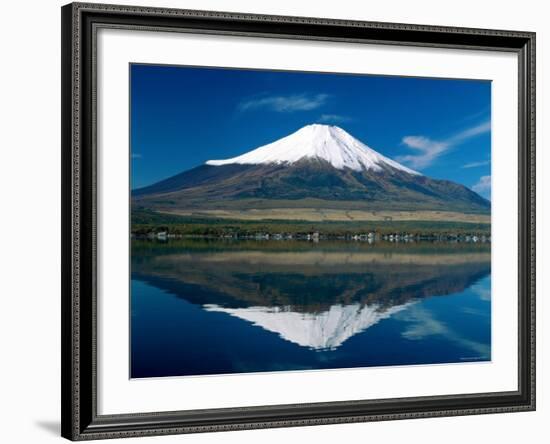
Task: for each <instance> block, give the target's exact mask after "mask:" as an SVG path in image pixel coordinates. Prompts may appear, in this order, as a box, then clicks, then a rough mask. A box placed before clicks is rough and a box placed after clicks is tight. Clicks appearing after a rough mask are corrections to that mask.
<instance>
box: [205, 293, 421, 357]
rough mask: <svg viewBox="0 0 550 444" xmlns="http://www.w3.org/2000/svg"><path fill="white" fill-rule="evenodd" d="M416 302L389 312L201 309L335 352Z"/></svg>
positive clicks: (367, 308) (366, 309) (343, 308)
mask: <svg viewBox="0 0 550 444" xmlns="http://www.w3.org/2000/svg"><path fill="white" fill-rule="evenodd" d="M414 303H415V302H406V303H404V304H402V305H395V306H393V307H390V308H381V307H379V306H378V305H376V304H374V305H371V306H369V305H364V306H361V305H359V304H352V305H346V306H343V305H333V306H332V307H330V309H329V310H328V311H325V312H322V313H297V312H294V311H292V309H291V307H248V308H225V307H220V306H219V305H215V304H208V305H204V306H203V308H204V309H205V310H206V311H215V312H221V313H227V314H229V315H231V316H235V317H237V318H240V319H243V320H245V321H248V322H251V323H252V324H253V325H255V326H257V327H261V328H263V329H265V330H267V331H271V332H273V333H277V334H278V335H279V336H280V337H281V338H283V339H286V340H287V341H290V342H293V343H295V344H298V345H301V346H302V347H308V348H310V349H313V350H327V349H328V350H334V349H336V348H338V347H340V346H341V345H342V344H343V343H344V342H345V341H346V340H348V339H349V338H351V337H352V336H354V335H356V334H358V333H361V332H362V331H365V330H366V329H367V328H369V327H372V326H373V325H375V324H377V323H378V322H380V321H382V320H383V319H387V318H389V317H391V316H393V315H394V314H396V313H398V312H400V311H402V310H405V309H407V308H408V307H410V306H411V305H413V304H414Z"/></svg>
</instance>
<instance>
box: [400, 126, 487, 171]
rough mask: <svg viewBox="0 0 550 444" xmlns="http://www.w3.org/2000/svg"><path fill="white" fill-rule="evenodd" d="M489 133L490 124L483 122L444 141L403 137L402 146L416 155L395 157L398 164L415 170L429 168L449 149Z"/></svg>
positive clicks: (421, 137) (422, 137)
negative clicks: (413, 151) (414, 151)
mask: <svg viewBox="0 0 550 444" xmlns="http://www.w3.org/2000/svg"><path fill="white" fill-rule="evenodd" d="M489 131H491V122H490V121H487V122H483V123H481V124H479V125H476V126H473V127H470V128H466V129H465V130H463V131H460V132H459V133H456V134H454V135H452V136H450V137H448V138H446V139H444V140H432V139H430V138H428V137H424V136H407V137H403V140H402V142H403V144H405V145H406V146H407V147H408V148H410V149H412V150H416V152H417V154H408V155H405V156H399V157H397V160H398V161H399V162H403V163H405V164H407V165H409V166H410V167H412V168H415V169H423V168H426V167H428V166H430V165H431V164H432V163H433V162H434V161H435V160H436V159H437V158H438V157H439V156H441V155H442V154H444V153H445V152H446V151H448V150H449V149H450V148H452V147H454V146H456V145H460V144H461V143H464V142H465V141H466V140H468V139H471V138H473V137H476V136H478V135H480V134H483V133H486V132H489Z"/></svg>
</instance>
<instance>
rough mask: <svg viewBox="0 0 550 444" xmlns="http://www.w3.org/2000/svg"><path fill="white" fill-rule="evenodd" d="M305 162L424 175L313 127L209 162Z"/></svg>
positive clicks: (337, 131)
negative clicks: (386, 168)
mask: <svg viewBox="0 0 550 444" xmlns="http://www.w3.org/2000/svg"><path fill="white" fill-rule="evenodd" d="M303 159H321V160H325V161H327V162H329V163H330V164H331V165H332V166H333V167H334V168H337V169H340V170H342V169H344V168H350V169H352V170H355V171H362V170H373V171H381V170H382V169H383V166H387V167H391V168H394V169H397V170H401V171H404V172H406V173H409V174H418V175H419V174H420V173H418V172H417V171H414V170H411V169H410V168H407V167H406V166H403V165H401V164H400V163H398V162H396V161H394V160H392V159H389V158H387V157H385V156H383V155H382V154H380V153H378V152H376V151H375V150H373V149H372V148H369V147H368V146H367V145H365V144H364V143H362V142H360V141H359V140H357V139H356V138H355V137H353V136H352V135H351V134H349V133H347V132H346V131H344V130H343V129H342V128H340V127H337V126H329V125H320V124H313V125H307V126H304V127H303V128H301V129H299V130H298V131H296V132H294V133H292V134H290V135H288V136H286V137H283V138H282V139H279V140H277V141H275V142H272V143H270V144H268V145H264V146H261V147H259V148H256V149H255V150H252V151H249V152H247V153H245V154H242V155H241V156H237V157H233V158H231V159H224V160H209V161H207V162H206V164H207V165H215V166H218V165H227V164H234V163H237V164H248V165H250V164H252V165H255V164H269V163H276V164H281V163H294V162H297V161H299V160H303Z"/></svg>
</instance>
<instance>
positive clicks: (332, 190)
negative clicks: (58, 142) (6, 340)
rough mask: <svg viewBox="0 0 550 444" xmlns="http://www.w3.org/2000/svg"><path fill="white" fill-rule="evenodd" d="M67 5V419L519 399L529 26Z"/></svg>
mask: <svg viewBox="0 0 550 444" xmlns="http://www.w3.org/2000/svg"><path fill="white" fill-rule="evenodd" d="M61 12H62V144H63V146H62V162H63V165H62V174H63V177H62V180H63V184H62V203H63V227H62V232H63V236H62V238H63V243H62V253H63V254H62V256H63V264H62V283H63V285H62V290H63V294H62V435H63V436H64V437H66V438H68V439H71V440H84V439H100V438H117V437H135V436H145V435H161V434H176V433H193V432H206V431H222V430H236V429H249V428H267V427H287V426H301V425H320V424H331V423H343V422H360V421H378V420H391V419H403V418H425V417H433V416H451V415H471V414H483V413H499V412H515V411H526V410H534V408H535V353H534V351H535V226H534V225H535V177H534V174H535V99H534V98H535V35H534V33H530V32H518V31H501V30H487V29H465V28H447V27H438V26H425V25H408V24H407V25H405V24H395V23H373V22H359V21H348V20H332V19H322V18H306V17H281V16H263V15H251V14H235V13H225V12H210V11H190V10H176V9H160V8H145V7H131V6H116V5H101V4H80V3H73V4H69V5H66V6H64V7H63V8H62V11H61Z"/></svg>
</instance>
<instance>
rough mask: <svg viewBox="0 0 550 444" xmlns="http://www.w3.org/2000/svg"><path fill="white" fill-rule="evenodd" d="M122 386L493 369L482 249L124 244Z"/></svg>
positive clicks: (486, 258) (486, 259) (487, 258)
mask: <svg viewBox="0 0 550 444" xmlns="http://www.w3.org/2000/svg"><path fill="white" fill-rule="evenodd" d="M131 265H132V270H131V326H130V327H131V347H130V350H131V377H132V378H148V377H162V376H187V375H214V374H231V373H246V372H273V371H290V370H311V369H335V368H356V367H372V366H389V365H416V364H439V363H463V362H473V361H475V362H478V361H488V360H490V359H491V251H490V245H489V244H460V243H455V244H451V243H428V242H426V243H423V242H417V243H412V244H404V243H390V242H377V243H373V244H369V243H367V242H351V241H350V242H346V241H321V242H318V243H314V242H307V241H291V240H284V241H255V240H213V239H211V240H210V239H190V240H169V241H167V242H160V241H145V240H133V241H132V263H131Z"/></svg>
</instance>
